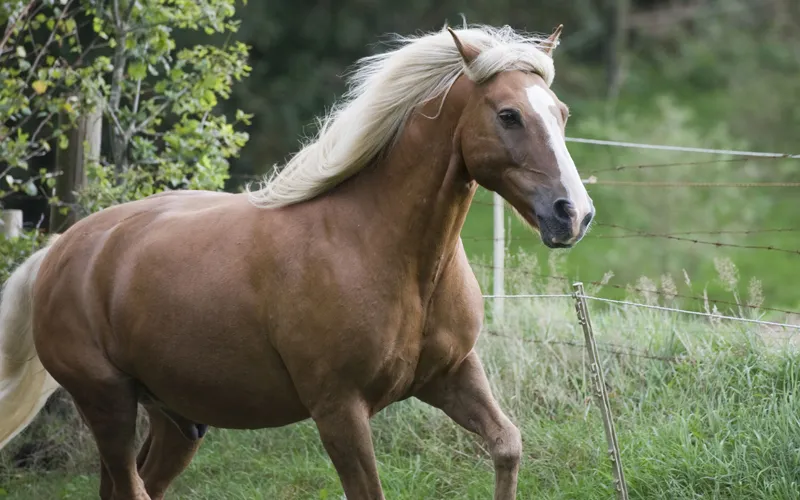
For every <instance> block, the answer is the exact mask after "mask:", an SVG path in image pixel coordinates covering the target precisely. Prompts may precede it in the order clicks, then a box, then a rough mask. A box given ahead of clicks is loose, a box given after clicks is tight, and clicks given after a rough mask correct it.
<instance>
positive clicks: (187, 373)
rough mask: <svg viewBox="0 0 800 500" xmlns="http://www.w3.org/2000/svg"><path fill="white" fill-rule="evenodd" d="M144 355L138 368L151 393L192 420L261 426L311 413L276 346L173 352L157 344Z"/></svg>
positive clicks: (238, 426)
mask: <svg viewBox="0 0 800 500" xmlns="http://www.w3.org/2000/svg"><path fill="white" fill-rule="evenodd" d="M172 352H174V351H172ZM139 359H149V361H148V362H147V363H146V365H147V366H142V367H137V370H136V371H137V378H138V379H139V380H140V381H141V383H142V384H143V385H144V386H145V388H146V392H147V397H149V398H152V399H154V400H156V401H157V402H158V403H159V404H160V405H163V406H164V407H166V408H168V409H169V410H171V411H173V412H175V413H177V414H178V415H180V416H182V417H184V418H186V419H188V420H191V421H193V422H198V423H203V424H207V425H210V426H213V427H221V428H232V429H258V428H264V427H279V426H282V425H287V424H291V423H293V422H298V421H300V420H304V419H306V418H308V417H309V413H308V410H307V409H306V407H305V406H304V405H303V404H302V403H301V401H300V398H299V396H298V394H297V391H296V389H295V387H294V384H293V383H292V380H291V378H290V376H289V374H288V372H287V371H286V369H285V367H284V366H283V363H282V362H281V359H280V357H279V356H278V353H277V352H275V350H274V349H272V348H271V347H264V346H258V347H256V346H249V347H244V348H242V349H230V348H228V349H216V350H214V351H213V352H209V351H208V350H206V349H199V350H194V349H185V350H183V352H182V353H181V354H180V355H174V356H170V357H167V356H165V355H164V351H163V350H162V349H159V348H157V347H156V348H155V349H152V352H150V353H148V355H146V356H144V358H139Z"/></svg>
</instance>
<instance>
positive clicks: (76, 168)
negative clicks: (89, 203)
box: [50, 108, 103, 233]
mask: <svg viewBox="0 0 800 500" xmlns="http://www.w3.org/2000/svg"><path fill="white" fill-rule="evenodd" d="M102 118H103V115H102V111H101V110H100V109H99V108H95V109H93V110H87V111H86V112H85V113H84V114H82V115H81V116H80V117H78V119H77V120H76V123H75V127H74V128H72V129H71V130H70V131H69V145H68V146H67V149H66V150H59V151H58V153H57V155H56V164H57V165H58V166H57V170H58V171H60V172H61V174H60V175H59V176H58V177H57V178H56V187H55V194H56V196H57V197H58V204H56V205H53V207H52V208H51V209H50V232H53V233H63V232H64V231H66V230H67V229H69V227H70V226H71V225H73V224H75V222H77V219H78V214H77V213H76V211H75V209H74V205H75V202H76V199H75V192H76V191H79V190H80V189H81V188H83V187H84V186H85V185H86V163H87V162H89V161H97V160H98V159H99V158H100V142H101V139H102V126H103V120H102ZM65 206H66V207H69V211H68V212H67V213H66V214H62V213H61V209H62V208H63V207H65Z"/></svg>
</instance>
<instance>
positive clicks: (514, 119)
mask: <svg viewBox="0 0 800 500" xmlns="http://www.w3.org/2000/svg"><path fill="white" fill-rule="evenodd" d="M497 118H498V119H499V120H500V123H501V124H502V125H503V127H505V128H515V127H521V126H522V117H521V116H520V114H519V111H517V110H516V109H504V110H501V111H500V112H499V113H497Z"/></svg>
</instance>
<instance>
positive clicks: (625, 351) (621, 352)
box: [486, 296, 682, 363]
mask: <svg viewBox="0 0 800 500" xmlns="http://www.w3.org/2000/svg"><path fill="white" fill-rule="evenodd" d="M570 297H571V296H570ZM486 334H487V335H489V336H491V337H495V338H501V339H505V340H515V341H519V342H525V343H528V344H537V345H558V346H566V347H577V348H580V349H584V348H586V344H585V343H583V342H578V341H575V340H553V339H529V338H525V337H512V336H509V335H503V334H501V333H498V332H495V331H493V330H487V331H486ZM595 343H596V344H598V345H597V350H598V351H602V352H607V353H610V354H614V355H617V356H628V357H633V358H643V359H652V360H656V361H665V362H669V363H675V362H678V361H681V360H682V358H681V357H679V356H658V355H656V354H650V353H647V352H643V351H640V350H636V349H633V348H631V347H628V346H624V345H620V344H613V343H610V342H601V341H595ZM608 346H612V347H608ZM613 347H617V349H614V348H613Z"/></svg>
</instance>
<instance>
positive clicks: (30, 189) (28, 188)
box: [24, 181, 38, 196]
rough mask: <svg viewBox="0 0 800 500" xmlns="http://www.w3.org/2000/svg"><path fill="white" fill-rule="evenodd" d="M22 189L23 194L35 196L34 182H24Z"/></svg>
mask: <svg viewBox="0 0 800 500" xmlns="http://www.w3.org/2000/svg"><path fill="white" fill-rule="evenodd" d="M24 189H25V194H27V195H28V196H36V193H37V192H38V191H37V189H36V184H34V183H33V181H28V182H26V183H25V187H24Z"/></svg>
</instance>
